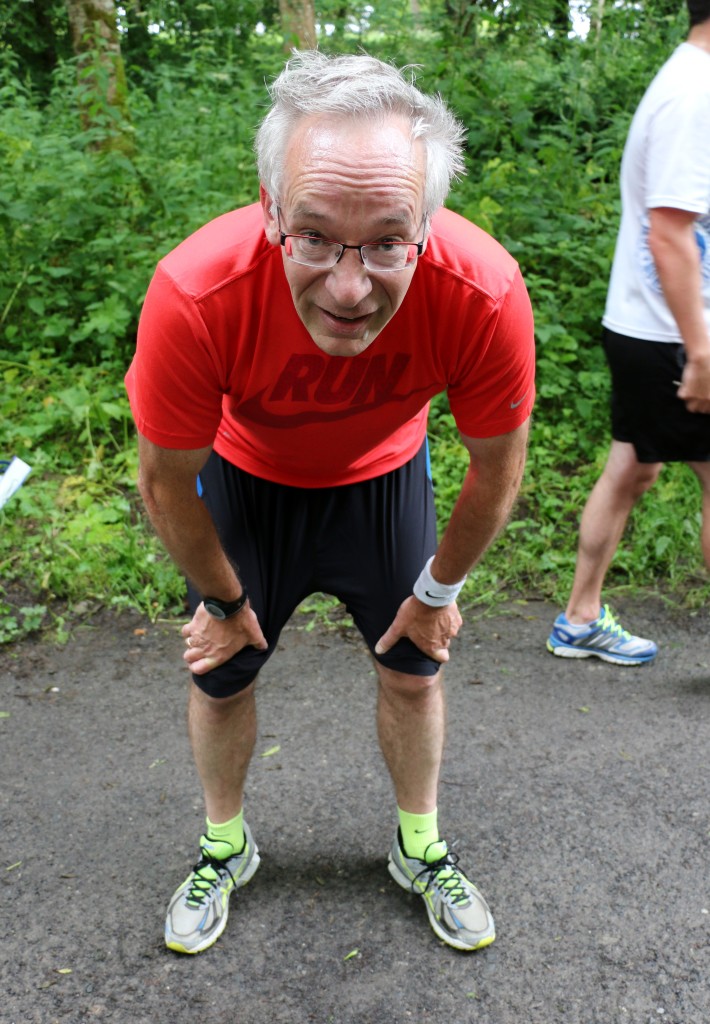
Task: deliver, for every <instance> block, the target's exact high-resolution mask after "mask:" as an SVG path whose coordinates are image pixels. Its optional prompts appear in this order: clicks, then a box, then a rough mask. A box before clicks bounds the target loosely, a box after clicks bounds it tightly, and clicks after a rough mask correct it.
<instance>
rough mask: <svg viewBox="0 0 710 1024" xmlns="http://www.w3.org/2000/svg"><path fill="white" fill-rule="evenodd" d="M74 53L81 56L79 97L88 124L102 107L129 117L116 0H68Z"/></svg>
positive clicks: (95, 119) (90, 125) (124, 117)
mask: <svg viewBox="0 0 710 1024" xmlns="http://www.w3.org/2000/svg"><path fill="white" fill-rule="evenodd" d="M66 4H67V11H68V13H69V24H70V26H71V35H72V45H73V47H74V53H75V54H76V56H77V57H78V58H79V101H80V104H81V115H82V121H83V123H84V127H85V128H92V127H95V126H96V124H97V115H100V112H101V109H102V108H105V107H113V108H115V110H117V111H118V112H119V113H120V115H121V119H122V120H127V117H128V110H127V102H126V101H127V89H126V76H125V71H124V67H123V59H122V57H121V42H120V37H119V34H118V24H117V21H116V4H115V2H114V0H66Z"/></svg>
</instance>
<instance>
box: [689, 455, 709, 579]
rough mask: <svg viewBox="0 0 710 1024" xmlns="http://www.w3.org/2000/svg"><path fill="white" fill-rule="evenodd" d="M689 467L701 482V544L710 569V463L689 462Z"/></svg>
mask: <svg viewBox="0 0 710 1024" xmlns="http://www.w3.org/2000/svg"><path fill="white" fill-rule="evenodd" d="M688 465H689V466H690V468H691V469H692V471H693V472H694V473H695V475H696V476H697V478H698V480H699V481H700V486H701V488H702V491H703V529H702V533H701V535H700V543H701V546H702V549H703V558H704V559H705V565H706V566H707V567H708V569H710V462H689V463H688Z"/></svg>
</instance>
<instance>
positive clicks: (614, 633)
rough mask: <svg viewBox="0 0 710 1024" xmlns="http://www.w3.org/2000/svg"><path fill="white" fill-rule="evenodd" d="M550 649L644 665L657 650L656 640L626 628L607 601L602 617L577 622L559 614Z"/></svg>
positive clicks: (560, 653) (566, 654)
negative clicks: (579, 623)
mask: <svg viewBox="0 0 710 1024" xmlns="http://www.w3.org/2000/svg"><path fill="white" fill-rule="evenodd" d="M547 649H548V651H549V652H550V653H551V654H556V655H557V657H558V658H592V657H594V658H601V660H602V661H610V662H611V663H612V664H613V665H644V664H646V663H647V662H649V661H653V659H654V658H655V657H656V655H657V654H658V647H657V646H656V644H655V643H654V642H653V640H644V638H643V637H641V636H633V635H632V634H631V633H629V632H628V631H627V630H625V629H624V628H623V627H622V626H621V625H620V624H619V623H618V622H617V621H616V619H615V618H614V616H613V615H612V613H611V612H610V611H609V605H606V604H605V605H604V607H603V608H602V610H601V612H600V614H599V618H598V619H595V620H594V621H593V622H588V623H587V624H586V625H583V626H577V625H575V624H573V623H571V622H568V621H567V619H566V617H565V616H564V615H558V616H557V618H556V619H555V622H554V625H553V627H552V632H551V633H550V635H549V637H548V639H547Z"/></svg>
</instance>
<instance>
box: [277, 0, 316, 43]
mask: <svg viewBox="0 0 710 1024" xmlns="http://www.w3.org/2000/svg"><path fill="white" fill-rule="evenodd" d="M279 10H280V11H281V30H282V31H283V34H284V49H285V50H286V52H287V53H289V52H290V51H291V50H292V49H293V48H294V47H297V48H298V49H299V50H314V49H315V48H316V47H317V45H318V39H317V36H316V12H315V4H314V0H279Z"/></svg>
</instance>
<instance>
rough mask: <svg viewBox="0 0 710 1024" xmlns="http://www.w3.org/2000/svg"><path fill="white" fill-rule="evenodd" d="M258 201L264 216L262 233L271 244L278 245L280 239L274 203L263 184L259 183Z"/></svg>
mask: <svg viewBox="0 0 710 1024" xmlns="http://www.w3.org/2000/svg"><path fill="white" fill-rule="evenodd" d="M259 202H260V203H261V212H262V214H263V216H264V234H265V235H266V237H267V240H268V241H269V242H271V244H272V245H278V244H279V242H280V240H281V239H280V232H279V223H278V220H277V219H276V204H275V203H274V200H273V199H272V198H271V196H270V195H269V193H268V192H267V191H266V189H265V188H264V186H263V185H259Z"/></svg>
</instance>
